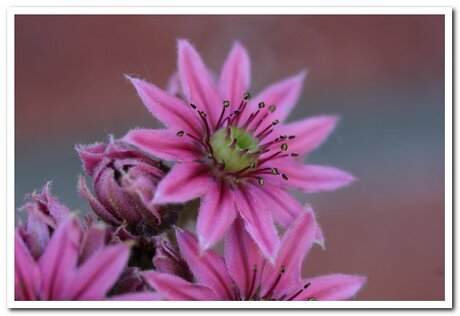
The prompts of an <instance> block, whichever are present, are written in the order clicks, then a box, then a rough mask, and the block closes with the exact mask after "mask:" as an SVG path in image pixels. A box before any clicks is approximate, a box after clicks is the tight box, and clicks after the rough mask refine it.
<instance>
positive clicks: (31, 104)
mask: <svg viewBox="0 0 460 316" xmlns="http://www.w3.org/2000/svg"><path fill="white" fill-rule="evenodd" d="M15 28H16V29H15V34H16V37H15V45H16V56H15V63H16V64H15V67H16V68H15V85H16V86H15V87H16V93H15V98H16V104H15V113H16V122H15V123H16V144H15V145H16V148H15V150H16V170H15V172H16V187H15V190H16V205H17V206H19V205H21V204H22V203H23V197H24V195H25V194H26V193H27V192H30V191H32V190H33V189H35V188H39V187H41V186H42V185H43V184H44V183H45V182H46V181H47V180H49V179H52V180H54V186H53V191H54V192H55V193H56V194H57V195H58V196H59V197H60V199H61V200H62V201H64V202H66V203H67V204H68V205H69V206H71V207H72V208H75V209H80V210H82V211H86V210H87V209H88V208H87V206H86V204H85V203H84V202H83V201H82V200H81V199H80V198H79V197H78V196H77V195H76V193H75V186H76V176H77V174H78V173H81V172H82V171H81V168H80V162H79V160H78V158H77V156H76V154H75V152H74V150H73V146H74V144H76V143H91V142H95V141H104V140H105V139H106V135H107V134H108V133H113V134H115V135H116V136H122V135H123V134H124V133H125V132H126V131H127V130H129V129H130V128H132V127H135V126H143V127H152V126H155V124H157V123H156V122H155V121H154V120H153V119H152V118H151V116H150V115H149V114H148V112H147V111H146V109H145V108H144V107H143V105H142V104H141V102H140V100H139V99H138V97H137V95H136V93H135V91H134V89H133V88H132V87H131V86H130V85H129V84H128V82H127V81H126V80H125V79H124V78H123V74H124V73H128V74H135V75H139V76H141V77H143V78H145V79H147V80H149V81H152V82H154V83H156V84H157V85H159V86H166V83H167V80H168V78H169V76H170V75H171V74H172V73H173V72H174V71H175V68H176V65H175V58H176V46H175V40H176V38H179V37H183V38H187V39H190V40H191V41H192V43H194V45H195V46H196V47H197V49H198V50H199V51H200V52H201V53H202V55H203V57H204V59H205V60H206V62H207V64H208V65H209V67H210V68H211V69H213V70H215V71H216V72H217V71H219V69H220V66H221V63H222V61H223V60H224V58H225V56H226V54H227V52H228V51H229V49H230V47H231V45H232V42H233V41H234V40H236V39H238V40H240V41H241V42H242V43H243V44H244V45H246V46H247V48H248V50H249V52H250V54H251V57H252V71H253V78H252V90H251V91H252V92H254V93H255V92H257V91H259V90H260V89H261V88H262V87H264V86H265V85H267V84H269V83H271V82H274V81H276V80H279V79H282V78H284V77H287V76H289V75H292V74H294V73H297V72H298V71H300V70H302V69H305V68H307V69H308V70H309V76H308V78H307V80H306V84H305V87H304V91H303V94H302V98H301V100H300V102H299V104H298V106H297V108H296V110H295V112H294V113H293V114H292V115H291V120H292V119H294V118H301V117H305V116H311V115H317V114H339V115H340V116H341V117H342V120H341V123H340V125H339V126H338V128H337V130H336V131H335V132H334V134H333V135H332V137H331V138H330V139H329V141H328V142H327V143H326V144H325V145H324V146H323V147H321V148H320V149H319V150H318V151H317V152H315V153H314V154H312V155H311V157H309V161H311V162H315V163H322V164H330V165H334V166H338V167H340V168H343V169H344V170H348V171H350V172H352V173H353V174H355V175H356V176H357V177H358V178H359V179H360V180H359V182H357V183H355V184H354V185H352V186H351V187H349V188H346V189H342V190H339V191H337V192H332V193H331V192H329V193H321V194H311V195H299V198H300V199H302V200H304V201H308V202H309V203H311V204H312V205H313V206H314V208H315V210H316V211H317V214H318V217H319V222H320V223H321V224H322V226H323V229H324V231H325V234H326V251H323V250H321V249H320V248H319V247H317V248H315V249H313V251H312V252H311V253H310V256H309V257H308V258H307V260H306V261H305V265H304V274H305V275H306V276H307V275H312V276H313V275H317V274H324V273H329V272H345V273H356V274H364V275H367V277H368V282H367V284H366V286H365V288H364V289H363V290H362V292H361V293H359V295H358V296H357V297H356V299H358V300H443V299H444V18H443V16H428V15H424V16H402V15H399V16H383V15H374V16H327V15H324V16H17V17H16V23H15ZM156 126H157V125H156Z"/></svg>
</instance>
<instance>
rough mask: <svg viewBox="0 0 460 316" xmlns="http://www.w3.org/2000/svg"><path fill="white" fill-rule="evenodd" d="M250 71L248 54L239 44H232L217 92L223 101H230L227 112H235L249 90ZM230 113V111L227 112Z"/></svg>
mask: <svg viewBox="0 0 460 316" xmlns="http://www.w3.org/2000/svg"><path fill="white" fill-rule="evenodd" d="M250 79H251V69H250V60H249V54H248V52H247V51H246V48H245V47H244V46H243V45H241V44H240V43H239V42H235V43H234V44H233V48H232V50H231V51H230V53H229V55H228V57H227V59H226V60H225V63H224V65H223V67H222V71H221V73H220V79H219V91H220V93H221V95H222V96H223V97H224V99H226V100H228V101H230V107H229V110H236V109H237V108H238V106H239V103H240V102H241V100H242V98H243V94H244V93H245V92H247V91H248V89H249V82H250ZM229 113H230V111H229Z"/></svg>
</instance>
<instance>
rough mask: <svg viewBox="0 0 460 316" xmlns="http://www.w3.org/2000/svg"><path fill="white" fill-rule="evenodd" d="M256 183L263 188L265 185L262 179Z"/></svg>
mask: <svg viewBox="0 0 460 316" xmlns="http://www.w3.org/2000/svg"><path fill="white" fill-rule="evenodd" d="M257 181H258V182H259V185H260V186H261V187H263V186H264V185H265V181H264V179H263V178H259V180H257Z"/></svg>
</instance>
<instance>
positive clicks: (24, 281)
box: [14, 232, 40, 301]
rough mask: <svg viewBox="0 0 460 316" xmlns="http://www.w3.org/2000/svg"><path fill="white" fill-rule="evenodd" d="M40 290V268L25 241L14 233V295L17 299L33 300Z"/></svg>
mask: <svg viewBox="0 0 460 316" xmlns="http://www.w3.org/2000/svg"><path fill="white" fill-rule="evenodd" d="M39 290H40V270H39V268H38V265H37V263H36V262H35V260H34V259H33V258H32V255H31V254H30V252H29V250H28V249H27V246H26V244H25V242H24V241H23V240H22V238H21V237H20V236H19V233H18V232H16V234H15V235H14V295H15V299H16V300H19V301H35V300H37V298H38V293H39Z"/></svg>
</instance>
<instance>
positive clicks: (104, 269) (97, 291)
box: [65, 244, 130, 300]
mask: <svg viewBox="0 0 460 316" xmlns="http://www.w3.org/2000/svg"><path fill="white" fill-rule="evenodd" d="M129 253H130V249H129V246H128V245H126V244H118V245H115V246H108V247H105V248H104V249H102V250H99V251H97V252H96V253H94V254H93V255H92V256H91V257H90V258H89V259H88V260H87V261H86V262H84V263H83V264H82V265H81V266H80V267H79V268H78V270H77V271H76V273H75V274H74V275H73V278H72V282H71V286H68V287H67V288H66V295H65V296H66V297H67V298H68V299H72V300H102V299H104V298H105V296H106V293H107V292H108V291H109V290H110V289H111V288H112V286H113V285H114V284H115V282H116V281H117V279H118V277H119V276H120V274H121V272H122V271H123V269H124V268H125V266H126V263H127V262H128V258H129Z"/></svg>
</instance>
